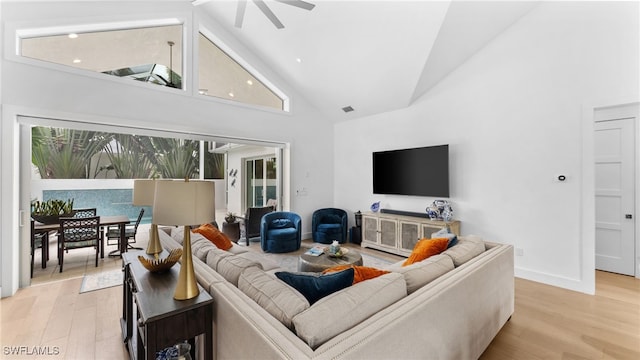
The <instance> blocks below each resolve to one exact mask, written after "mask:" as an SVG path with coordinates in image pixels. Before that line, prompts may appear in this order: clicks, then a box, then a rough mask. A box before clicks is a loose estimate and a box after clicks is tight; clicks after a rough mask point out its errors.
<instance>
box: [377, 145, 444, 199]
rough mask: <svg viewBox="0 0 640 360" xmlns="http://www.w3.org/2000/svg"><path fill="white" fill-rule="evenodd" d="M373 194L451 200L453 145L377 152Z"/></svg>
mask: <svg viewBox="0 0 640 360" xmlns="http://www.w3.org/2000/svg"><path fill="white" fill-rule="evenodd" d="M373 193H374V194H391V195H414V196H433V197H444V198H448V197H449V145H438V146H427V147H420V148H412V149H401V150H389V151H378V152H374V153H373Z"/></svg>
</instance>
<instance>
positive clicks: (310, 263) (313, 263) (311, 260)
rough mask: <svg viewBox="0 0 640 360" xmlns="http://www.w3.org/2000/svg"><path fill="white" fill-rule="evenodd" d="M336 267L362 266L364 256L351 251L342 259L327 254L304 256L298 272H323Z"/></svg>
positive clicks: (300, 260) (299, 262) (299, 260)
mask: <svg viewBox="0 0 640 360" xmlns="http://www.w3.org/2000/svg"><path fill="white" fill-rule="evenodd" d="M336 265H362V255H360V253H359V252H357V251H355V250H353V249H349V252H348V253H346V254H345V255H343V256H342V257H339V258H337V257H330V256H329V255H327V254H322V255H319V256H313V255H307V254H302V255H300V258H299V259H298V270H299V271H308V272H322V271H324V270H326V269H328V268H330V267H333V266H336Z"/></svg>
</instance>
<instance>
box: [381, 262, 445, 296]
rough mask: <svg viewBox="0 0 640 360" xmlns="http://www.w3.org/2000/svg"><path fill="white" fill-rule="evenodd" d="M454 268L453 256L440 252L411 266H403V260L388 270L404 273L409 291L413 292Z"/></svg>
mask: <svg viewBox="0 0 640 360" xmlns="http://www.w3.org/2000/svg"><path fill="white" fill-rule="evenodd" d="M453 268H454V266H453V261H452V260H451V258H450V257H449V256H447V255H443V254H440V255H434V256H431V257H429V258H428V259H425V260H422V261H419V262H417V263H414V264H411V265H409V266H402V262H397V263H395V264H393V265H391V266H389V267H387V270H389V271H393V272H397V273H400V274H402V275H403V276H404V280H405V281H406V282H407V292H408V293H409V294H411V293H413V292H414V291H416V290H418V289H419V288H421V287H423V286H425V285H426V284H428V283H430V282H432V281H433V280H435V279H436V278H438V277H439V276H440V275H442V274H444V273H447V272H449V271H451V270H453Z"/></svg>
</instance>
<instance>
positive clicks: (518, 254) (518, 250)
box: [516, 248, 524, 256]
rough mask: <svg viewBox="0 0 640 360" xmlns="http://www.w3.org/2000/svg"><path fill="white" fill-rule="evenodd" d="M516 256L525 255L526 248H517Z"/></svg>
mask: <svg viewBox="0 0 640 360" xmlns="http://www.w3.org/2000/svg"><path fill="white" fill-rule="evenodd" d="M516 256H524V250H523V249H522V248H516Z"/></svg>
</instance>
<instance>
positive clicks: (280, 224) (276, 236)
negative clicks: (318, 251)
mask: <svg viewBox="0 0 640 360" xmlns="http://www.w3.org/2000/svg"><path fill="white" fill-rule="evenodd" d="M260 229H261V231H260V245H261V247H262V251H265V252H272V253H284V252H290V251H296V250H298V249H300V243H301V242H302V219H300V215H298V214H296V213H292V212H288V211H276V212H271V213H268V214H265V215H263V216H262V220H261V221H260Z"/></svg>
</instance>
